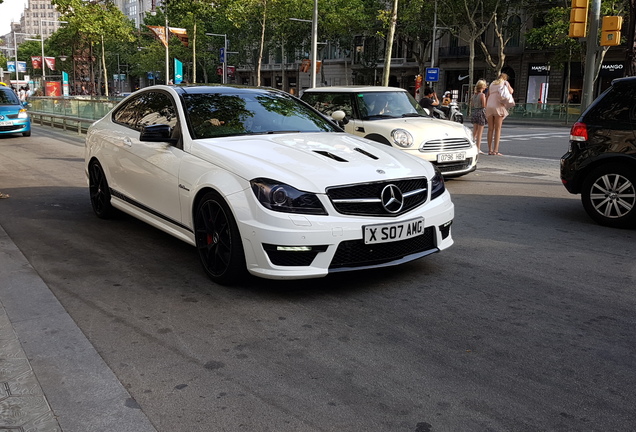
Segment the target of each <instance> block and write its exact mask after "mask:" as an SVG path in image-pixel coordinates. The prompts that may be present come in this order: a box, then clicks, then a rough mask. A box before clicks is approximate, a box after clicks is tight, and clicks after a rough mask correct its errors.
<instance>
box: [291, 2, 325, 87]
mask: <svg viewBox="0 0 636 432" xmlns="http://www.w3.org/2000/svg"><path fill="white" fill-rule="evenodd" d="M289 19H290V20H292V21H300V22H308V23H311V87H312V88H314V87H316V75H317V74H316V66H317V65H316V59H317V56H318V0H314V16H313V19H311V20H306V19H301V18H289Z"/></svg>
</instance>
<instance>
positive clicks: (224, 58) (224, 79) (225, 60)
mask: <svg viewBox="0 0 636 432" xmlns="http://www.w3.org/2000/svg"><path fill="white" fill-rule="evenodd" d="M205 35H206V36H221V37H223V62H222V63H223V84H225V83H226V80H227V55H228V52H227V35H226V34H217V33H206V34H205Z"/></svg>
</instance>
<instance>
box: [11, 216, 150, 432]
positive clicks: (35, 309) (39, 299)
mask: <svg viewBox="0 0 636 432" xmlns="http://www.w3.org/2000/svg"><path fill="white" fill-rule="evenodd" d="M5 431H6V432H8V431H20V432H102V431H103V432H113V431H117V432H157V430H156V429H155V428H154V427H153V426H152V424H151V423H150V420H148V418H147V417H146V415H145V414H144V413H143V412H142V410H141V408H140V407H139V405H138V404H137V402H135V400H134V399H133V398H132V397H131V396H130V394H129V393H128V392H127V391H126V389H125V388H124V387H123V385H122V384H121V383H120V382H119V380H118V379H117V377H116V376H115V374H114V373H113V372H112V371H111V370H110V368H109V367H108V366H107V365H106V363H105V362H104V360H103V359H102V358H101V356H100V355H99V354H98V353H97V351H96V350H95V348H94V347H93V346H92V345H91V343H90V342H89V341H88V339H86V337H85V336H84V334H83V333H82V331H81V330H80V329H79V327H77V325H76V324H75V322H74V321H73V319H72V318H71V317H70V316H69V315H68V313H67V312H66V311H65V310H64V307H62V305H61V304H60V303H59V302H58V300H57V299H56V298H55V296H54V295H53V293H52V292H51V291H50V290H49V288H48V286H47V285H46V284H45V283H44V282H43V281H42V279H41V278H40V277H39V275H38V274H37V273H36V271H35V270H34V269H33V267H31V265H30V264H29V262H28V261H27V260H26V258H25V257H24V255H23V254H22V253H21V252H20V250H19V249H18V248H17V247H16V245H15V244H14V243H13V241H11V239H10V238H9V236H8V235H7V233H6V232H5V231H4V229H3V228H2V227H1V226H0V432H5Z"/></svg>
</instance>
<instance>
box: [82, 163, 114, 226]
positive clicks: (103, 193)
mask: <svg viewBox="0 0 636 432" xmlns="http://www.w3.org/2000/svg"><path fill="white" fill-rule="evenodd" d="M88 190H89V193H90V197H91V205H92V206H93V211H94V212H95V214H96V215H97V217H98V218H101V219H110V218H111V217H113V214H114V213H115V209H114V208H113V206H112V205H111V203H110V188H109V187H108V181H107V180H106V174H104V170H103V169H102V166H101V165H100V164H99V162H97V161H96V160H93V161H91V163H90V164H89V165H88Z"/></svg>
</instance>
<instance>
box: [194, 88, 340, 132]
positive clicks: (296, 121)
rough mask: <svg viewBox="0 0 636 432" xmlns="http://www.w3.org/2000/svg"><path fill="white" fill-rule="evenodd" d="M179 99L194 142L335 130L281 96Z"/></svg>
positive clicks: (250, 94)
mask: <svg viewBox="0 0 636 432" xmlns="http://www.w3.org/2000/svg"><path fill="white" fill-rule="evenodd" d="M183 100H184V106H185V110H186V111H187V113H188V121H189V127H190V131H191V133H192V136H193V137H194V138H195V139H203V138H217V137H226V136H236V135H251V134H274V133H287V132H335V131H337V130H338V129H337V127H336V126H335V125H334V124H332V123H330V122H329V121H328V120H327V119H326V118H324V117H322V116H321V115H320V114H318V113H316V112H315V111H313V110H311V109H310V108H308V107H306V106H305V105H303V104H302V103H300V102H298V100H296V99H295V98H293V97H291V96H287V95H285V94H283V93H277V92H268V91H263V92H242V91H240V90H239V91H237V92H236V93H186V94H184V95H183Z"/></svg>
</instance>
